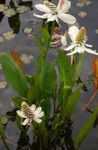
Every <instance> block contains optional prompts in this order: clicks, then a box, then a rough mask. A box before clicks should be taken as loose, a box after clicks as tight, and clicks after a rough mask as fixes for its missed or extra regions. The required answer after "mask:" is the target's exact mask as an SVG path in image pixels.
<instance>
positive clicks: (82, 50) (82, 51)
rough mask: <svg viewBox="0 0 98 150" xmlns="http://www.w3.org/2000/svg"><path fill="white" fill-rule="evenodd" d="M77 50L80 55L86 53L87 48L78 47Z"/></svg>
mask: <svg viewBox="0 0 98 150" xmlns="http://www.w3.org/2000/svg"><path fill="white" fill-rule="evenodd" d="M75 50H76V51H77V52H78V53H84V51H85V46H77V47H76V48H75Z"/></svg>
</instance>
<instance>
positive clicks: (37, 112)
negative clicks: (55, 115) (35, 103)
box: [34, 106, 42, 116]
mask: <svg viewBox="0 0 98 150" xmlns="http://www.w3.org/2000/svg"><path fill="white" fill-rule="evenodd" d="M41 110H42V107H40V106H39V107H37V109H36V110H35V112H34V113H35V115H36V116H37V115H38V114H39V113H40V112H41Z"/></svg>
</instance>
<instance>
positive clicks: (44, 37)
mask: <svg viewBox="0 0 98 150" xmlns="http://www.w3.org/2000/svg"><path fill="white" fill-rule="evenodd" d="M41 35H42V42H43V45H48V43H49V39H50V35H49V32H48V31H47V30H46V29H45V28H41Z"/></svg>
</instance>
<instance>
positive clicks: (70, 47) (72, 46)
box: [64, 44, 76, 51]
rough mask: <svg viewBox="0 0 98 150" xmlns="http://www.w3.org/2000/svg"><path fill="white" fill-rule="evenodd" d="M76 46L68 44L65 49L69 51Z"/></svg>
mask: <svg viewBox="0 0 98 150" xmlns="http://www.w3.org/2000/svg"><path fill="white" fill-rule="evenodd" d="M75 46H76V44H71V45H70V46H68V47H67V48H65V49H64V50H65V51H69V50H71V49H73V48H74V47H75Z"/></svg>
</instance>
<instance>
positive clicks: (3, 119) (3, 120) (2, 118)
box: [0, 116, 8, 125]
mask: <svg viewBox="0 0 98 150" xmlns="http://www.w3.org/2000/svg"><path fill="white" fill-rule="evenodd" d="M7 122H8V118H7V116H0V123H1V124H2V125H3V124H6V123H7Z"/></svg>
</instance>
